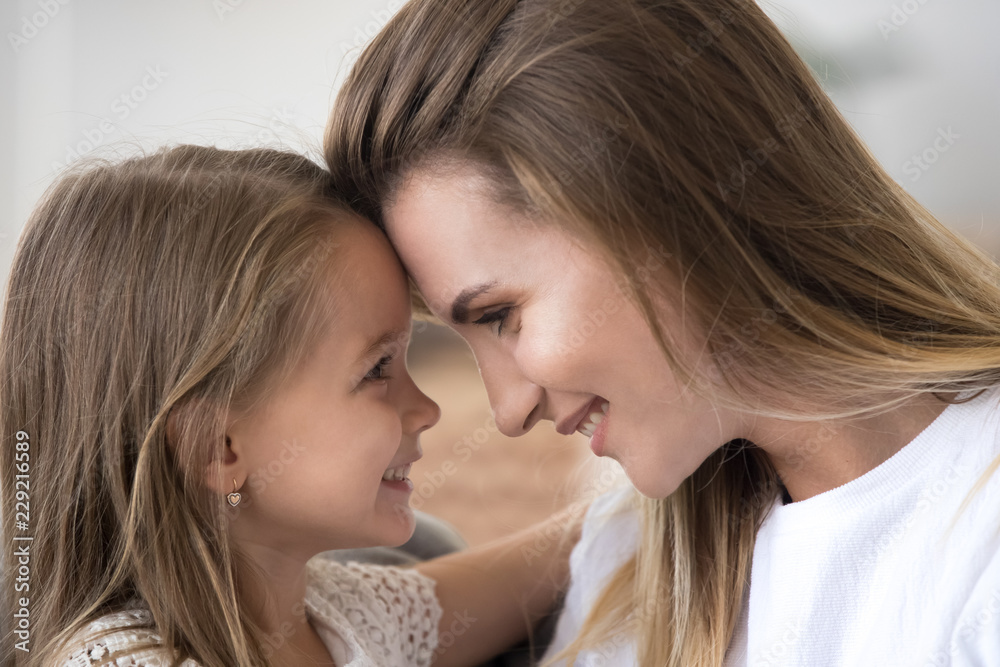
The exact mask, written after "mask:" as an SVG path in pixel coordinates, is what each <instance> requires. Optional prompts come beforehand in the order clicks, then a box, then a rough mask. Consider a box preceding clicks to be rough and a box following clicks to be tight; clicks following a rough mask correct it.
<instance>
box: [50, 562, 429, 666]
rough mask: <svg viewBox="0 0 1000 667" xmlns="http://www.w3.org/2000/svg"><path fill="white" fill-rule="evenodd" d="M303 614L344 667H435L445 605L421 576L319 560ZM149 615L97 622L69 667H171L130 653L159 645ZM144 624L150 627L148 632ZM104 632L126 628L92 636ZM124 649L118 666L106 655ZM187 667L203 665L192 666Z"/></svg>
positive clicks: (144, 653)
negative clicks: (432, 666) (151, 644)
mask: <svg viewBox="0 0 1000 667" xmlns="http://www.w3.org/2000/svg"><path fill="white" fill-rule="evenodd" d="M306 568H307V588H306V599H305V608H306V615H307V616H308V618H309V620H310V622H311V623H312V626H313V627H314V628H315V629H316V632H317V634H319V636H320V638H321V639H322V640H323V643H324V644H326V647H327V649H328V650H329V651H330V655H331V656H333V659H334V661H335V662H336V664H337V665H338V667H410V666H411V665H418V666H424V665H430V664H431V658H432V656H433V654H434V650H435V649H436V648H437V638H438V629H437V628H438V624H439V622H440V620H441V613H442V611H441V606H440V604H438V601H437V597H436V596H435V594H434V580H433V579H430V578H428V577H425V576H424V575H422V574H420V573H419V572H417V571H416V570H410V569H402V568H397V567H388V566H380V565H370V564H362V563H347V564H342V563H337V562H334V561H331V560H328V559H326V558H322V557H319V558H314V559H312V560H311V561H309V563H308V564H307V566H306ZM150 625H151V616H150V614H149V611H148V610H146V609H145V608H143V607H142V606H141V605H138V604H137V605H135V606H133V607H132V608H130V609H126V610H123V611H120V612H117V613H114V614H108V615H106V616H102V617H101V618H99V619H97V620H95V621H93V622H92V623H91V624H90V625H89V626H87V629H86V630H84V631H83V632H81V634H80V640H79V641H78V642H74V643H73V645H72V646H71V647H70V648H69V650H68V651H67V652H66V653H67V654H68V656H69V657H68V659H67V661H66V662H65V663H64V664H65V665H67V667H91V666H92V665H109V664H110V665H116V666H117V667H168V666H169V665H170V658H169V657H168V656H167V653H166V651H164V650H163V649H159V650H157V649H148V650H141V649H140V650H136V651H129V650H128V649H129V648H130V647H134V646H138V645H139V644H140V643H141V642H148V641H150V640H153V641H159V639H160V638H159V636H158V635H156V633H155V632H154V631H153V630H151V629H148V626H150ZM141 626H147V627H146V628H143V627H141ZM106 628H120V630H118V631H116V632H114V633H112V634H110V635H106V636H104V637H101V638H99V639H93V638H91V635H92V633H93V632H95V631H98V630H103V629H106ZM122 649H124V650H125V651H126V652H125V653H120V654H117V655H120V656H121V657H118V658H117V659H116V660H114V661H113V662H108V660H107V656H108V655H109V653H110V652H112V651H119V650H122ZM183 665H184V667H198V663H197V662H194V661H193V660H187V661H185V662H184V663H183Z"/></svg>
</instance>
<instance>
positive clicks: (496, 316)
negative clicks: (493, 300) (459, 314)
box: [472, 306, 511, 336]
mask: <svg viewBox="0 0 1000 667" xmlns="http://www.w3.org/2000/svg"><path fill="white" fill-rule="evenodd" d="M510 311H511V306H505V307H503V308H499V309H497V310H494V311H491V312H489V313H484V314H483V316H482V317H480V318H479V319H478V320H474V321H473V322H472V323H473V324H481V325H489V324H493V323H494V322H496V323H497V335H498V336H500V335H502V334H503V327H504V325H505V324H506V323H507V317H508V316H509V315H510Z"/></svg>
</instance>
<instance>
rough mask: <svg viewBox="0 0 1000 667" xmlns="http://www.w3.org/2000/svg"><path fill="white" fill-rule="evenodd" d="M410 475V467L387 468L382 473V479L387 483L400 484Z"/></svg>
mask: <svg viewBox="0 0 1000 667" xmlns="http://www.w3.org/2000/svg"><path fill="white" fill-rule="evenodd" d="M409 473H410V466H409V465H405V466H400V467H399V468H389V469H388V470H386V471H385V472H384V473H382V479H384V480H385V481H387V482H400V481H402V480H404V479H406V477H407V475H409Z"/></svg>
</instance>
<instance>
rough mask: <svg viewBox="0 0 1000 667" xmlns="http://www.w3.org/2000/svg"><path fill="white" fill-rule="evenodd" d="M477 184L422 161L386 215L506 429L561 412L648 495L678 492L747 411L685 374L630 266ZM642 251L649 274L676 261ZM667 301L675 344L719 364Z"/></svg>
mask: <svg viewBox="0 0 1000 667" xmlns="http://www.w3.org/2000/svg"><path fill="white" fill-rule="evenodd" d="M475 185H476V181H475V180H474V177H456V176H445V175H441V174H436V173H429V172H417V173H415V174H414V175H412V176H411V178H409V179H407V181H406V182H405V183H404V185H403V187H402V188H401V190H400V192H399V193H398V196H397V197H395V198H394V199H393V201H392V203H391V205H390V206H389V207H388V208H387V209H386V211H385V222H386V227H387V231H388V235H389V237H390V240H391V241H392V243H393V245H395V247H396V249H397V252H398V253H399V256H400V258H401V259H402V261H403V264H404V265H405V267H406V269H407V270H408V271H409V272H410V274H411V275H412V276H413V278H414V280H415V281H416V283H417V285H418V287H419V288H420V291H421V293H422V294H423V295H424V297H425V298H426V301H427V303H428V306H429V307H430V309H431V310H432V311H433V312H434V314H435V315H436V316H438V317H439V318H441V320H442V321H444V322H447V323H448V324H449V325H450V326H451V327H452V328H454V329H455V330H456V331H457V332H458V333H459V334H461V335H462V336H463V337H464V338H465V340H466V341H468V343H469V345H470V346H471V348H472V350H473V352H474V353H475V355H476V359H477V361H478V363H479V369H480V373H481V374H482V377H483V381H484V382H485V384H486V389H487V392H488V394H489V398H490V403H491V404H492V407H493V410H494V413H495V415H496V420H497V425H498V427H499V429H500V430H501V431H502V432H503V433H504V434H506V435H508V436H518V435H522V434H524V433H525V432H527V431H528V430H530V429H531V428H532V427H533V426H534V425H535V424H537V423H538V422H539V421H540V420H542V419H547V420H550V421H552V422H554V423H555V425H556V430H557V431H559V432H560V433H563V434H566V435H569V434H571V433H574V432H581V433H584V434H585V435H587V436H588V437H590V445H591V448H592V449H593V450H594V452H595V453H596V454H597V455H599V456H601V455H603V456H610V457H612V458H614V459H616V460H617V461H619V462H620V463H621V464H622V467H623V468H624V469H625V472H626V473H627V474H628V476H629V478H630V479H631V481H632V483H633V484H634V485H635V487H636V488H637V489H638V490H639V491H640V492H641V493H643V494H645V495H647V496H650V497H664V496H666V495H668V494H670V493H672V492H673V491H674V490H675V489H676V488H677V486H678V485H679V484H680V483H681V481H683V479H684V478H685V477H687V476H689V475H690V474H691V473H692V472H694V470H695V469H696V468H697V467H698V465H700V464H701V463H702V462H703V461H704V460H705V458H707V457H708V455H709V454H710V453H711V452H712V451H714V450H715V449H717V448H718V447H719V446H721V445H722V444H723V443H725V442H727V441H728V440H731V439H733V438H735V437H738V433H737V431H738V430H739V429H738V427H737V424H736V421H735V420H734V419H733V418H732V417H731V416H727V414H725V413H724V412H722V411H716V410H715V409H714V407H713V406H712V405H711V404H709V403H708V402H706V401H704V400H703V399H701V398H699V397H697V396H695V395H694V394H693V393H692V392H690V391H685V388H684V387H683V386H679V384H678V382H676V381H675V378H674V375H673V373H672V371H671V369H670V367H669V365H668V363H667V361H666V360H665V358H664V356H663V353H662V352H661V351H660V349H659V347H658V345H657V344H656V340H655V338H654V337H653V334H652V332H651V331H650V329H649V326H648V325H647V323H646V321H645V320H644V318H643V316H642V314H641V312H640V311H639V310H638V309H637V308H636V307H635V305H634V304H633V303H632V302H631V300H630V299H628V298H627V297H626V296H625V294H624V293H623V291H622V290H621V289H620V287H619V285H620V284H621V282H622V281H621V278H620V276H618V275H617V274H616V272H614V271H612V270H611V268H610V267H608V266H607V265H606V264H605V263H603V262H602V261H600V260H599V259H598V257H597V255H596V253H594V252H588V251H587V249H586V248H584V247H582V246H581V245H580V244H579V243H577V242H575V241H574V240H573V239H572V238H571V237H570V236H568V235H567V234H566V233H564V232H562V231H559V230H558V229H556V228H554V227H552V226H539V225H535V224H532V223H531V222H529V221H528V220H526V219H524V218H520V217H516V216H514V215H512V214H511V212H510V211H509V210H508V209H506V208H504V207H502V206H499V205H497V204H495V203H493V202H492V201H491V200H490V199H488V198H487V197H486V196H485V195H483V194H481V193H480V190H478V189H477V188H476V187H475ZM637 261H638V262H639V263H640V264H641V265H644V266H645V267H646V269H647V271H646V273H647V274H649V275H650V276H652V274H654V273H656V272H657V271H659V270H661V269H662V268H663V265H664V261H663V257H662V255H658V254H657V250H654V249H651V250H650V251H649V253H648V256H645V257H639V258H637ZM652 279H653V280H657V281H659V280H661V277H656V278H652ZM661 308H662V313H663V318H662V321H663V322H664V326H665V327H666V328H667V330H668V332H667V333H668V336H669V337H671V338H672V339H673V340H675V341H678V346H679V349H677V350H675V352H676V353H677V354H678V355H679V356H681V357H687V358H688V360H689V361H690V360H698V361H699V363H698V369H699V371H702V372H704V371H705V370H707V369H706V366H707V363H706V362H705V361H704V358H703V357H702V358H699V353H700V352H701V346H700V342H699V340H698V337H697V335H696V334H693V333H691V332H689V331H686V330H684V329H683V328H682V327H681V318H680V317H678V315H677V313H676V312H674V311H673V310H672V309H671V308H670V307H669V305H668V304H666V303H662V304H661ZM595 423H596V429H595V428H594V427H593V426H591V425H592V424H595ZM591 434H592V435H591Z"/></svg>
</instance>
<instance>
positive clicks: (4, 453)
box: [0, 146, 355, 667]
mask: <svg viewBox="0 0 1000 667" xmlns="http://www.w3.org/2000/svg"><path fill="white" fill-rule="evenodd" d="M329 186H330V182H329V174H328V173H327V172H326V171H325V170H323V169H322V168H320V167H319V166H318V165H316V164H314V163H312V162H310V161H309V160H307V159H305V158H303V157H300V156H297V155H293V154H290V153H284V152H279V151H273V150H266V149H260V150H248V151H223V150H218V149H214V148H206V147H196V146H180V147H176V148H172V149H164V150H161V151H159V152H156V153H155V154H151V155H148V156H143V157H136V158H132V159H129V160H126V161H123V162H119V163H114V164H112V163H105V162H99V163H96V164H95V163H89V164H87V165H86V166H83V167H81V168H75V169H73V170H72V171H71V172H70V173H69V174H67V175H65V176H63V177H62V178H60V180H59V181H57V183H56V184H54V186H53V187H52V188H50V190H49V192H48V193H47V195H46V197H45V199H44V200H43V201H42V203H41V204H40V205H39V206H38V208H37V209H36V210H35V212H34V213H33V215H32V217H31V219H30V220H29V222H28V223H27V226H26V228H25V230H24V232H23V234H22V237H21V239H20V242H19V245H18V248H17V253H16V255H15V258H14V263H13V267H12V269H11V273H10V278H9V282H8V286H7V297H6V302H5V304H4V310H3V326H2V332H0V381H2V385H0V439H2V447H0V471H2V482H0V484H2V485H3V516H4V526H3V535H2V538H3V550H4V555H3V561H4V581H5V585H4V589H3V596H4V602H5V604H4V609H5V610H13V609H15V604H14V601H15V600H17V599H18V598H19V597H22V596H23V597H28V598H29V599H30V606H29V612H30V643H29V645H28V646H27V647H28V648H30V652H23V651H17V650H15V649H14V645H15V642H14V641H13V640H12V639H11V637H10V636H7V637H5V638H4V644H3V651H4V653H3V661H4V664H12V663H16V664H22V665H30V666H36V665H39V666H40V665H48V664H53V662H54V660H55V656H56V655H61V654H62V650H63V649H60V648H59V644H60V642H62V641H64V640H65V639H67V638H68V637H70V636H71V635H73V634H74V633H75V632H77V631H78V630H79V629H81V628H82V627H83V626H84V625H85V624H86V623H87V622H88V621H90V620H92V619H94V618H96V617H98V616H100V615H102V614H104V613H107V612H111V611H117V610H119V609H121V608H122V607H123V606H124V605H126V604H127V603H128V602H129V601H130V600H131V599H133V598H139V599H140V600H141V601H142V602H143V603H145V605H146V606H147V607H148V608H149V609H150V611H151V612H152V618H153V620H154V624H155V631H156V632H157V634H159V636H160V637H161V638H162V640H163V644H164V645H165V646H167V647H169V648H171V649H176V651H177V653H176V655H177V662H178V663H179V662H180V661H181V660H183V659H185V658H187V657H191V658H194V659H196V660H197V661H198V662H199V663H200V664H203V665H206V666H212V667H233V666H234V665H266V664H268V663H267V660H266V654H267V650H266V647H265V645H264V643H263V640H262V637H261V634H260V629H259V627H258V626H257V625H256V624H255V623H254V621H253V619H252V618H251V617H250V616H249V615H248V612H247V604H246V600H245V599H244V598H245V587H241V586H239V585H238V583H239V581H240V580H241V579H242V578H244V577H250V576H253V575H254V572H253V569H252V567H251V566H250V564H249V563H248V562H247V561H246V559H245V558H243V557H241V556H240V554H239V552H238V551H237V550H236V549H235V548H234V547H233V546H232V545H231V544H230V542H229V540H228V538H227V535H228V531H227V521H228V520H229V513H231V512H233V510H231V509H230V508H228V506H227V505H226V504H225V502H224V500H223V499H222V498H221V496H220V495H219V494H218V493H213V492H211V491H209V490H208V489H207V488H206V486H205V484H204V481H205V476H204V475H205V473H204V471H207V470H209V465H210V462H212V461H213V460H218V459H220V458H221V455H222V453H223V451H224V440H225V428H226V418H227V411H228V410H230V409H231V408H232V409H237V410H243V409H248V408H249V406H251V405H252V404H254V402H255V401H259V400H262V399H263V398H265V397H266V394H267V391H268V390H269V388H271V387H273V386H274V385H275V383H276V382H278V381H280V379H281V378H282V377H283V376H284V374H285V373H286V372H287V371H288V369H290V368H292V367H293V366H294V365H295V364H296V363H297V360H298V359H300V358H301V355H302V354H303V353H304V352H305V351H306V350H308V349H309V347H310V346H311V345H312V343H313V341H314V340H315V337H316V336H317V335H319V334H320V332H321V331H322V327H323V325H324V322H325V321H326V318H327V317H328V316H329V315H330V313H329V312H327V311H326V310H325V309H324V308H322V307H317V306H316V305H315V304H317V303H325V302H326V301H327V299H325V298H322V296H323V294H325V292H324V291H323V290H324V289H325V281H324V280H322V279H321V278H320V277H321V276H323V275H327V273H326V272H325V271H324V270H322V268H321V267H323V266H327V265H328V264H329V263H330V262H331V261H335V258H336V242H335V239H336V229H337V222H338V219H339V220H344V219H346V218H347V217H351V218H353V217H355V216H354V214H353V213H351V212H350V211H349V210H348V209H347V208H346V207H345V206H343V205H342V204H339V203H337V202H336V201H335V200H334V199H333V198H332V193H331V191H330V188H329ZM168 424H169V432H170V442H169V446H168V440H167V432H168ZM19 431H23V432H24V434H26V436H27V438H26V441H27V442H28V443H29V446H28V447H27V448H24V447H22V448H21V449H27V451H28V463H29V466H28V471H27V475H28V477H27V478H28V479H29V480H30V521H29V526H28V528H27V529H26V530H24V531H20V530H18V531H15V528H14V526H15V524H14V521H13V518H14V517H15V513H16V512H17V511H19V510H21V509H23V508H22V507H15V505H16V501H17V500H21V498H17V496H16V490H15V488H14V484H13V482H12V480H14V479H15V472H16V471H18V470H20V469H17V468H16V467H15V466H16V465H17V463H18V462H17V461H15V448H16V447H15V443H16V442H17V441H21V442H24V441H25V435H21V436H16V433H17V432H19ZM175 436H176V442H175V441H174V438H175ZM20 472H24V470H20ZM15 534H16V535H30V536H33V541H31V542H30V552H31V558H30V575H29V584H30V591H28V592H20V593H17V592H14V587H13V584H12V583H11V582H13V581H14V578H15V576H16V574H17V567H18V559H17V558H14V557H12V556H13V549H14V548H15V547H16V546H17V545H20V544H23V543H24V542H13V541H12V536H13V535H15ZM5 613H6V611H5ZM8 619H9V617H8ZM108 659H109V660H111V662H112V663H113V664H117V663H114V656H110V657H108ZM60 664H62V663H60Z"/></svg>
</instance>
